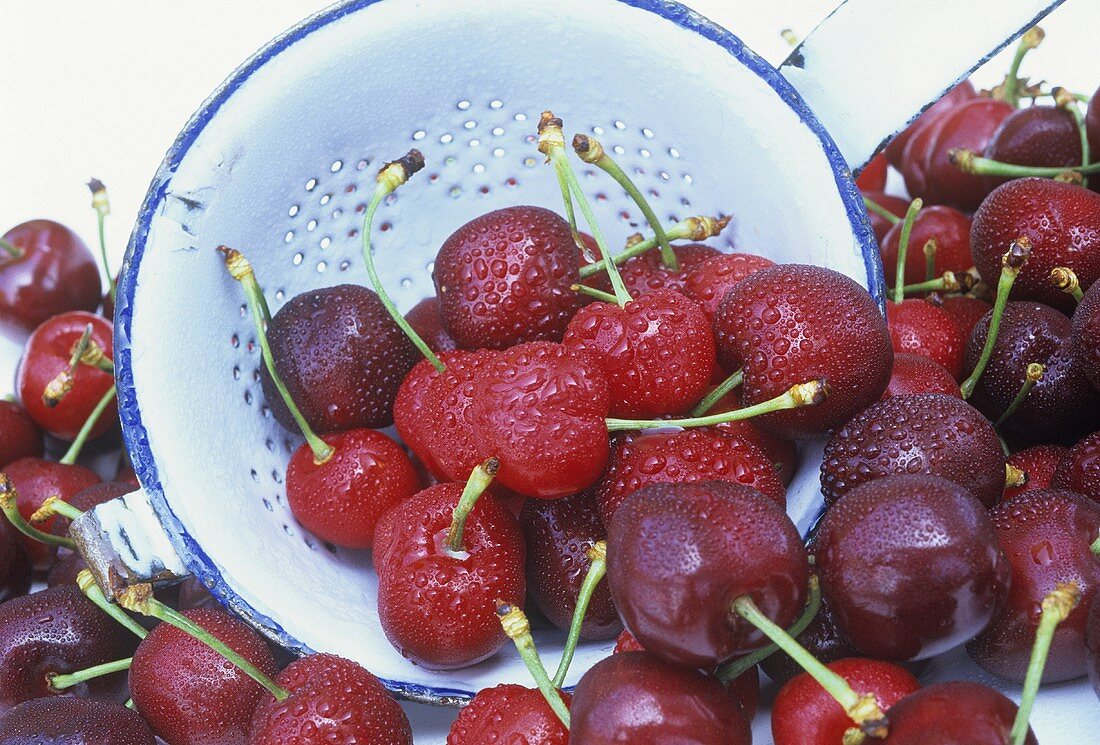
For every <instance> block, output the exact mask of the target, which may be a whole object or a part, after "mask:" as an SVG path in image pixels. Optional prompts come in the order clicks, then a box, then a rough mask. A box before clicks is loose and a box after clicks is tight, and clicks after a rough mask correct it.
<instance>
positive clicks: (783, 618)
mask: <svg viewBox="0 0 1100 745" xmlns="http://www.w3.org/2000/svg"><path fill="white" fill-rule="evenodd" d="M807 576H808V565H807V561H806V552H805V550H804V549H803V547H802V539H801V536H799V534H798V530H797V529H796V528H795V527H794V524H793V523H792V522H791V520H790V518H789V517H787V513H786V512H785V511H784V509H783V507H781V506H779V505H777V504H776V503H775V502H774V501H772V500H770V499H768V498H767V497H765V496H764V495H763V494H761V493H760V492H758V491H757V490H756V489H753V488H751V487H748V486H743V485H740V484H732V483H729V482H726V481H700V482H695V483H690V484H650V485H648V486H645V487H643V488H642V489H640V490H638V491H636V492H634V493H633V494H632V495H630V496H629V497H628V498H627V499H626V501H624V502H623V503H622V505H620V507H619V509H618V511H617V512H616V513H615V518H614V519H613V520H612V521H611V526H610V528H609V530H608V537H607V579H608V582H609V583H610V585H611V596H612V598H614V600H615V606H616V607H617V608H618V609H619V614H620V616H621V617H622V619H623V622H624V623H625V624H626V627H627V628H628V629H630V632H631V633H632V634H633V635H634V636H635V637H636V638H637V639H638V641H639V642H641V644H642V645H643V646H644V647H645V649H646V650H647V651H649V652H652V653H653V654H655V655H658V656H659V657H661V658H662V659H665V660H668V661H670V662H674V663H676V664H681V665H685V666H687V667H697V668H711V669H712V668H713V667H714V666H715V665H718V664H719V663H721V662H724V661H725V660H728V659H730V658H732V657H734V656H737V655H741V654H745V653H747V652H750V651H752V650H753V649H756V648H759V647H761V646H763V645H764V644H765V643H766V642H767V638H766V637H765V636H764V635H763V633H762V632H760V631H758V630H757V629H756V628H755V627H754V626H752V625H750V624H749V623H748V622H747V621H745V620H743V619H742V618H741V617H740V616H739V615H737V614H736V613H733V612H732V610H731V607H732V604H733V601H734V600H736V599H738V598H740V597H742V596H749V597H751V598H752V600H753V601H754V602H755V603H756V605H757V607H759V608H760V610H761V611H762V612H763V613H764V614H766V615H767V616H768V618H770V619H772V620H773V621H774V622H775V623H777V624H779V625H780V626H783V627H786V626H789V625H790V624H791V622H792V621H794V619H795V617H796V616H798V614H799V613H800V612H801V610H802V606H803V604H804V603H805V599H806V582H807Z"/></svg>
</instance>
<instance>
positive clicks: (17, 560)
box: [0, 520, 31, 603]
mask: <svg viewBox="0 0 1100 745" xmlns="http://www.w3.org/2000/svg"><path fill="white" fill-rule="evenodd" d="M22 539H23V536H21V535H19V533H18V532H16V530H15V528H13V527H12V526H11V523H9V522H8V521H7V520H0V603H2V602H4V601H5V600H10V599H11V598H14V597H19V596H20V595H26V594H27V591H28V590H30V589H31V557H30V556H28V555H27V549H26V547H24V545H23V540H22Z"/></svg>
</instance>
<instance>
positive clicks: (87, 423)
mask: <svg viewBox="0 0 1100 745" xmlns="http://www.w3.org/2000/svg"><path fill="white" fill-rule="evenodd" d="M117 393H118V389H117V387H116V386H115V385H114V384H112V385H111V387H110V388H108V389H107V392H106V393H104V394H103V398H101V399H99V401H98V402H97V403H96V405H95V408H94V409H92V413H91V414H89V415H88V418H87V419H85V420H84V424H83V426H81V428H80V431H79V432H77V433H76V439H75V440H73V443H72V444H71V445H69V449H68V450H66V451H65V454H64V455H63V456H61V460H59V461H58V462H59V463H61V464H63V465H66V466H71V465H72V464H74V463H76V459H77V458H79V457H80V451H81V450H83V449H84V443H85V442H87V440H88V436H89V435H90V434H91V433H92V430H93V429H94V428H95V425H96V423H97V422H99V418H100V417H101V416H103V412H104V411H106V409H107V407H108V406H110V405H111V402H112V401H114V400H115V395H116V394H117Z"/></svg>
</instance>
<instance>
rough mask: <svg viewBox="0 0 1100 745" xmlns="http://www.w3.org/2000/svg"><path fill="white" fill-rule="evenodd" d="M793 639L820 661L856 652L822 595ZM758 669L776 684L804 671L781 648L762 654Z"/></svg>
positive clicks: (857, 654) (853, 654)
mask: <svg viewBox="0 0 1100 745" xmlns="http://www.w3.org/2000/svg"><path fill="white" fill-rule="evenodd" d="M795 640H796V641H797V642H798V643H799V644H801V645H802V646H803V647H805V648H806V650H807V651H809V653H810V654H812V655H813V656H814V658H815V659H816V660H817V661H818V662H821V663H826V664H827V663H829V662H834V661H836V660H842V659H844V658H845V657H857V656H859V652H857V651H856V648H855V647H853V646H852V645H851V644H850V643H849V642H848V640H847V639H845V638H844V635H843V634H842V633H841V632H840V626H838V625H837V621H836V614H835V613H834V612H833V609H832V606H830V605H829V601H828V600H827V599H826V598H824V597H822V598H821V608H819V609H818V611H817V615H815V616H814V617H813V620H811V621H810V624H809V625H808V626H807V627H806V629H805V630H804V631H803V632H802V633H801V634H799V635H798V636H797V637H795ZM760 669H762V670H763V671H764V673H765V674H767V676H768V677H769V678H771V679H772V680H773V681H775V682H776V683H779V684H783V683H786V682H787V681H789V680H791V679H792V678H795V677H797V676H799V675H802V673H803V672H804V671H803V669H802V666H801V665H799V664H798V663H797V662H795V661H794V660H792V659H791V658H790V656H789V655H788V654H787V653H786V652H784V651H783V650H781V649H780V650H777V651H775V652H774V653H773V654H770V655H768V656H767V657H765V658H764V660H763V661H762V662H761V663H760Z"/></svg>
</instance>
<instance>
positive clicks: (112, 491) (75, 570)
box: [48, 481, 137, 587]
mask: <svg viewBox="0 0 1100 745" xmlns="http://www.w3.org/2000/svg"><path fill="white" fill-rule="evenodd" d="M136 489H137V487H135V486H134V485H133V484H127V483H123V482H119V481H106V482H104V483H101V484H92V485H91V486H89V487H87V488H86V489H82V490H80V491H78V492H77V493H76V494H74V495H73V496H72V497H70V498H69V499H67V500H64V501H65V502H66V503H67V504H69V505H70V506H72V507H75V508H76V509H78V510H80V511H81V512H86V511H88V510H90V509H92V508H93V507H96V506H97V505H101V504H103V503H104V502H110V501H111V500H112V499H116V498H118V497H121V496H123V495H124V494H129V493H130V492H133V491H136ZM71 524H72V520H70V519H69V518H67V517H65V516H64V515H60V514H58V515H57V516H56V517H54V518H53V520H52V524H51V526H50V529H49V531H50V533H52V534H53V535H56V536H68V535H69V526H70V525H71ZM54 551H55V557H54V562H53V565H52V566H51V567H50V575H49V579H48V583H49V585H50V586H51V587H53V586H54V585H58V584H61V583H63V582H69V583H70V584H74V585H75V584H76V575H77V574H79V573H80V570H82V569H87V568H88V565H87V564H86V563H85V561H84V558H83V557H82V556H80V554H78V553H77V552H75V551H71V550H69V549H67V548H65V547H63V546H57V547H55V549H54Z"/></svg>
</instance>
